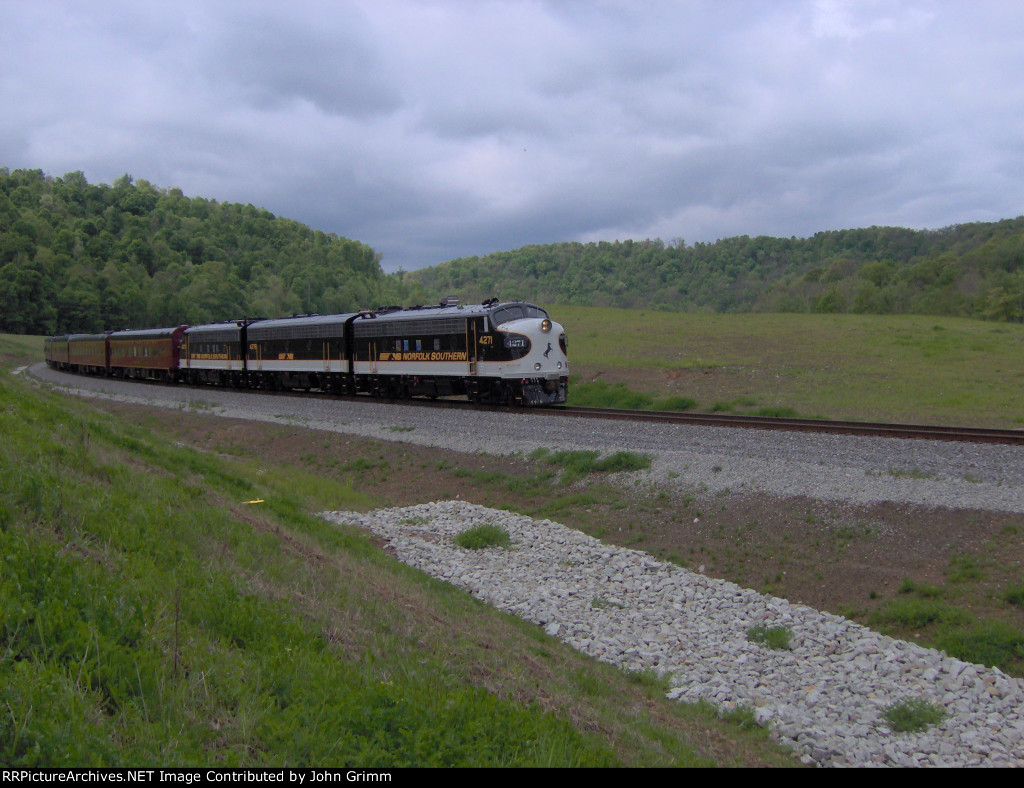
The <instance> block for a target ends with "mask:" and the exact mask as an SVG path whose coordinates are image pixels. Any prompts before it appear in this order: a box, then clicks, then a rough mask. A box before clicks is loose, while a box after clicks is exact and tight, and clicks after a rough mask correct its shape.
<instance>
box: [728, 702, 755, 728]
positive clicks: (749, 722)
mask: <svg viewBox="0 0 1024 788" xmlns="http://www.w3.org/2000/svg"><path fill="white" fill-rule="evenodd" d="M722 719H723V720H725V721H726V722H730V723H732V724H733V725H735V726H736V727H738V728H739V729H740V730H741V731H749V730H753V729H755V728H760V727H761V726H760V725H758V724H757V716H756V715H755V714H754V710H753V709H752V708H750V706H743V705H740V706H736V707H735V708H733V709H729V710H728V711H726V712H723V713H722Z"/></svg>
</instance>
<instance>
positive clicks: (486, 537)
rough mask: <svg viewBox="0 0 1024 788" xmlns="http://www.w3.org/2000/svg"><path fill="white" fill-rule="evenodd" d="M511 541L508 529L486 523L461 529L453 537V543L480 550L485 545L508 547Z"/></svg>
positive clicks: (468, 548)
mask: <svg viewBox="0 0 1024 788" xmlns="http://www.w3.org/2000/svg"><path fill="white" fill-rule="evenodd" d="M510 543H511V539H510V538H509V535H508V531H506V530H505V529H504V528H499V527H498V526H496V525H491V524H490V523H487V524H485V525H478V526H476V527H475V528H470V529H469V530H467V531H463V532H462V533H460V534H459V535H458V536H456V537H455V544H457V545H458V546H459V547H462V548H464V549H466V550H482V549H483V548H485V547H508V546H509V544H510Z"/></svg>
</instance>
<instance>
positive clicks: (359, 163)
mask: <svg viewBox="0 0 1024 788" xmlns="http://www.w3.org/2000/svg"><path fill="white" fill-rule="evenodd" d="M0 30H2V31H3V36H2V41H3V44H2V46H0V106H2V107H3V111H2V112H0V167H7V168H9V169H11V170H14V169H23V168H24V169H41V170H43V171H44V172H46V173H47V174H49V175H52V176H59V175H63V174H64V173H66V172H72V171H75V170H81V171H82V172H83V173H84V174H85V176H86V178H87V179H88V180H89V182H90V183H112V182H113V181H114V180H115V179H117V178H118V177H120V176H121V175H123V174H126V173H127V174H129V175H131V176H133V177H134V178H135V179H145V180H147V181H149V182H150V183H152V184H154V185H155V186H158V187H162V188H172V187H177V188H180V189H181V190H182V191H183V192H184V193H185V194H187V195H189V196H199V197H207V198H211V199H216V200H219V201H224V202H241V203H252V204H253V205H257V206H260V207H263V208H266V209H268V210H270V211H272V212H273V213H275V214H277V215H279V216H284V217H288V218H290V219H295V220H297V221H300V222H303V223H304V224H308V225H310V226H311V227H313V228H315V229H318V230H323V231H325V232H332V233H336V234H338V235H342V236H345V237H348V238H354V239H357V240H359V241H362V242H364V243H367V244H369V245H370V246H372V247H373V248H374V249H375V250H376V251H377V252H379V253H380V254H381V255H382V259H381V264H382V266H383V268H384V269H385V270H386V271H394V270H396V269H398V268H403V269H405V270H413V269H416V268H421V267H423V266H428V265H435V264H437V263H439V262H443V261H445V260H449V259H452V258H456V257H465V256H470V255H480V254H486V253H488V252H493V251H500V250H508V249H515V248H518V247H521V246H525V245H527V244H537V243H552V242H558V241H584V242H587V241H599V240H608V241H613V240H616V239H626V238H634V239H644V238H662V239H663V240H665V242H666V243H678V242H679V240H682V241H685V242H686V243H689V244H692V243H696V242H701V241H703V242H711V241H715V240H717V239H718V238H724V237H731V236H737V235H751V236H756V235H772V236H784V237H789V236H793V235H795V236H798V237H806V236H810V235H813V234H814V233H816V232H819V231H823V230H834V229H843V228H854V227H867V226H871V225H898V226H904V227H913V228H918V229H920V228H932V229H937V228H940V227H946V226H949V225H952V224H960V223H964V222H972V221H994V220H998V219H1003V218H1012V217H1016V216H1019V215H1021V214H1024V2H1020V0H957V1H956V2H953V1H946V2H944V1H943V0H851V1H850V2H846V1H844V0H818V1H816V2H815V1H813V0H709V1H708V2H702V1H700V0H678V1H677V2H655V1H654V0H627V1H626V2H612V1H611V0H609V1H607V2H602V1H601V0H587V1H584V0H552V1H551V2H540V1H539V0H535V1H533V2H528V1H526V0H524V1H523V2H513V1H509V2H487V0H436V1H435V2H429V1H428V0H420V1H414V0H368V1H367V2H361V1H360V0H330V1H327V0H324V1H323V2H316V1H315V0H288V1H287V2H286V1H285V0H274V1H272V2H270V1H268V2H260V0H171V1H169V2H163V0H129V1H127V2H116V1H114V0H110V1H107V0H88V1H86V0H66V1H63V2H62V1H61V0H0Z"/></svg>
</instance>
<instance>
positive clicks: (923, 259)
mask: <svg viewBox="0 0 1024 788" xmlns="http://www.w3.org/2000/svg"><path fill="white" fill-rule="evenodd" d="M450 294H451V295H457V296H458V297H459V298H460V300H462V301H463V302H464V303H469V302H474V301H482V300H484V299H486V298H490V297H492V296H498V297H499V298H502V299H513V298H521V299H525V300H530V301H534V302H537V303H541V304H548V305H553V304H571V305H580V306H619V307H633V308H644V309H660V310H672V311H689V312H696V311H707V312H859V313H876V314H899V313H917V314H936V315H952V316H965V317H980V318H985V319H989V320H1011V321H1018V322H1021V321H1024V217H1019V218H1017V219H1007V220H1004V221H1000V222H989V223H974V224H962V225H956V226H953V227H947V228H945V229H942V230H925V231H915V230H908V229H905V228H899V227H870V228H867V229H861V230H837V231H830V232H820V233H817V234H816V235H814V236H813V237H811V238H770V237H766V236H759V237H757V238H750V237H748V236H741V237H737V238H726V239H723V240H720V241H716V242H715V243H698V244H693V245H689V244H686V243H685V242H683V241H682V240H676V241H673V242H671V243H669V244H666V243H665V242H663V241H661V240H645V241H616V242H606V241H601V242H598V243H587V244H583V243H557V244H548V245H545V246H525V247H523V248H521V249H516V250H514V251H510V252H495V253H493V254H489V255H486V256H484V257H467V258H461V259H458V260H452V261H450V262H447V263H442V264H441V265H438V266H435V267H433V268H426V269H423V270H419V271H413V272H408V273H404V272H399V273H398V274H395V275H391V276H386V275H385V274H384V273H383V271H382V270H381V267H380V262H379V255H378V254H376V253H375V252H374V250H373V249H371V248H370V247H369V246H367V245H366V244H363V243H360V242H359V241H353V240H350V239H348V238H342V237H340V236H337V235H334V234H331V233H324V232H320V231H318V230H312V229H310V228H309V227H307V226H305V225H303V224H300V223H298V222H295V221H292V220H290V219H284V218H280V217H277V216H274V214H272V213H270V212H269V211H266V210H264V209H262V208H255V207H253V206H252V205H241V204H238V203H219V202H217V201H216V200H210V199H205V198H202V197H191V198H190V197H186V196H185V195H184V194H182V192H181V190H180V189H163V188H157V187H155V186H153V185H152V184H150V183H148V182H147V181H144V180H133V179H132V178H131V177H130V176H128V175H124V176H122V177H121V178H118V179H117V180H116V181H114V184H113V185H112V186H108V185H107V184H99V185H90V184H89V183H88V182H87V181H86V179H85V176H84V175H83V174H82V173H81V172H70V173H67V174H66V175H63V176H61V177H58V178H53V177H50V176H47V175H45V174H44V173H43V172H42V171H41V170H15V171H14V172H10V171H9V170H8V169H6V168H0V332H7V333H19V334H53V333H64V332H93V331H102V330H106V329H118V328H139V327H146V326H167V325H177V324H180V323H192V324H195V323H203V322H209V321H214V320H225V319H229V318H234V317H243V316H262V317H281V316H283V315H289V314H296V313H308V312H319V313H323V314H326V313H332V312H347V311H352V310H356V309H363V308H369V307H373V306H377V305H380V304H403V305H406V306H408V305H412V304H416V303H436V302H437V301H438V300H440V299H441V298H443V297H444V296H446V295H450Z"/></svg>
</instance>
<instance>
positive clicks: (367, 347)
mask: <svg viewBox="0 0 1024 788" xmlns="http://www.w3.org/2000/svg"><path fill="white" fill-rule="evenodd" d="M102 336H103V335H99V337H102ZM106 336H107V342H108V346H107V348H106V349H105V361H106V366H105V367H104V366H103V364H102V362H99V361H97V359H99V358H103V356H102V355H101V354H100V352H99V350H98V348H97V339H98V336H97V335H86V334H71V335H66V336H62V337H50V338H49V339H48V340H47V343H46V360H47V363H49V364H50V365H51V366H55V367H59V368H62V369H71V370H72V371H81V372H87V371H91V372H105V373H106V374H108V375H114V376H120V377H152V378H159V379H164V380H170V381H178V380H182V381H185V382H188V383H192V384H213V385H222V386H235V387H239V388H255V389H267V390H274V389H320V390H323V391H332V392H336V393H344V394H357V393H367V394H372V395H374V396H380V397H389V398H406V397H416V396H425V397H447V396H465V397H467V398H469V399H470V400H472V401H475V402H487V403H505V404H517V405H553V404H559V403H564V402H565V401H566V398H567V396H568V388H569V359H568V348H567V345H566V337H565V331H564V329H563V328H562V326H561V325H559V324H558V323H555V322H553V321H552V320H551V317H550V316H549V315H548V313H547V312H546V311H545V310H544V309H542V308H541V307H538V306H536V305H534V304H530V303H526V302H523V301H514V302H504V303H500V302H498V300H497V299H491V300H489V301H485V302H484V303H482V304H473V305H461V304H458V303H457V302H455V301H454V299H446V300H445V301H444V302H442V303H441V304H439V305H437V306H429V307H412V308H408V309H400V308H398V307H389V308H382V309H378V310H374V311H363V312H353V313H348V314H340V315H303V316H294V317H287V318H280V319H275V320H250V319H246V320H235V321H228V322H224V323H212V324H206V325H198V326H179V327H178V328H176V329H156V330H148V331H137V332H118V333H117V334H108V335H106ZM133 337H134V338H135V339H136V341H137V343H138V347H136V348H130V347H129V348H127V349H125V348H124V347H122V348H121V350H120V352H118V353H117V354H114V355H113V356H112V355H111V353H110V346H109V342H110V340H111V338H115V339H116V340H117V341H118V342H120V343H123V342H124V341H126V340H130V339H132V338H133ZM86 342H89V343H90V344H89V350H90V354H89V356H88V359H86V358H85V355H84V353H82V352H76V348H77V347H78V346H79V344H81V347H82V348H83V349H84V348H85V343H86ZM158 342H159V343H161V344H159V345H158V344H156V343H158ZM80 358H81V359H82V360H83V361H86V360H87V361H88V362H89V363H81V364H80V363H78V360H79V359H80ZM117 359H127V361H124V362H121V363H115V361H116V360H117Z"/></svg>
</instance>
